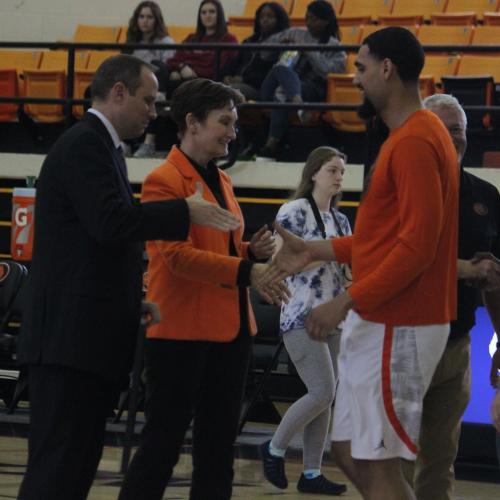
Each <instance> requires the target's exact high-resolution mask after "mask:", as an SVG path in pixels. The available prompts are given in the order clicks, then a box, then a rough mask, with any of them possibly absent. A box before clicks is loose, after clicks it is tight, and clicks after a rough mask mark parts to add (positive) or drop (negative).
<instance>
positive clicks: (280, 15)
mask: <svg viewBox="0 0 500 500" xmlns="http://www.w3.org/2000/svg"><path fill="white" fill-rule="evenodd" d="M265 7H268V8H269V9H271V10H272V11H273V12H274V15H275V16H276V27H275V28H274V32H273V33H272V34H274V33H279V32H280V31H283V30H286V29H288V28H289V27H290V19H289V18H288V14H287V12H286V10H285V9H284V7H283V5H281V4H279V3H278V2H264V3H261V4H260V5H259V7H258V8H257V10H256V11H255V18H254V21H253V32H254V34H255V35H257V36H260V23H259V17H260V13H261V12H262V9H264V8H265Z"/></svg>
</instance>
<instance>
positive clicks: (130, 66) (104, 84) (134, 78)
mask: <svg viewBox="0 0 500 500" xmlns="http://www.w3.org/2000/svg"><path fill="white" fill-rule="evenodd" d="M142 68H148V69H149V70H151V71H153V72H154V68H153V66H151V65H150V64H148V63H146V62H144V61H142V60H141V59H139V58H138V57H135V56H131V55H127V54H120V55H117V56H113V57H108V59H106V60H105V61H104V62H103V63H102V64H101V65H100V66H99V67H98V68H97V71H96V73H95V75H94V78H93V79H92V85H91V87H90V92H91V96H92V99H93V100H94V99H97V100H100V101H105V100H106V99H107V97H108V95H109V92H110V91H111V89H112V88H113V85H115V84H116V83H118V82H122V83H123V85H125V87H126V88H127V90H128V91H129V92H130V94H131V95H135V93H136V91H137V89H138V88H139V87H140V86H141V72H142Z"/></svg>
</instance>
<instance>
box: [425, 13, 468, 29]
mask: <svg viewBox="0 0 500 500" xmlns="http://www.w3.org/2000/svg"><path fill="white" fill-rule="evenodd" d="M431 23H432V24H435V25H437V26H475V25H476V23H477V14H476V13H475V12H473V11H470V12H451V13H450V12H442V13H439V14H432V15H431Z"/></svg>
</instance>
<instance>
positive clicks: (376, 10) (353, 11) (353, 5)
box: [340, 0, 393, 21]
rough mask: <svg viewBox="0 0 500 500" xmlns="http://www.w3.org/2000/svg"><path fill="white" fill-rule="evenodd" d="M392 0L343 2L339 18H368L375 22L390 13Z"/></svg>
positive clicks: (347, 0)
mask: <svg viewBox="0 0 500 500" xmlns="http://www.w3.org/2000/svg"><path fill="white" fill-rule="evenodd" d="M392 4H393V0H344V3H343V4H342V10H341V12H340V18H343V19H346V18H353V17H360V16H361V17H363V16H368V17H369V18H371V19H372V20H374V21H376V20H377V19H378V17H379V16H387V15H389V14H390V13H391V10H392Z"/></svg>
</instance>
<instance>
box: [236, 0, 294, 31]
mask: <svg viewBox="0 0 500 500" xmlns="http://www.w3.org/2000/svg"><path fill="white" fill-rule="evenodd" d="M266 1H267V0H246V3H245V8H244V10H243V15H241V16H229V19H228V21H229V25H230V26H253V23H254V19H255V12H256V11H257V9H258V8H259V7H260V6H261V4H263V3H264V2H266ZM274 1H275V2H277V3H279V4H281V5H282V6H283V8H284V9H285V10H286V12H287V13H288V14H290V10H291V8H292V4H293V0H274Z"/></svg>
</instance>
